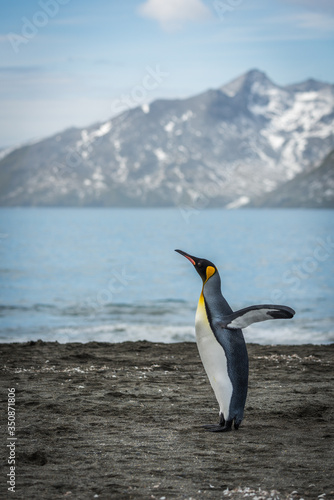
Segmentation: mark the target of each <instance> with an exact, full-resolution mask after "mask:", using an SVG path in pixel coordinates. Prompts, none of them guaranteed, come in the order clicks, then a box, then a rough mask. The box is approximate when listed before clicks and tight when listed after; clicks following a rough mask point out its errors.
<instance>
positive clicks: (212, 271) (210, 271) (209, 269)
mask: <svg viewBox="0 0 334 500" xmlns="http://www.w3.org/2000/svg"><path fill="white" fill-rule="evenodd" d="M215 272H216V270H215V268H214V267H212V266H208V267H207V268H206V280H205V281H204V283H206V282H207V281H208V279H209V278H211V276H212V275H213V274H215Z"/></svg>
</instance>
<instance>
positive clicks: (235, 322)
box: [175, 250, 295, 432]
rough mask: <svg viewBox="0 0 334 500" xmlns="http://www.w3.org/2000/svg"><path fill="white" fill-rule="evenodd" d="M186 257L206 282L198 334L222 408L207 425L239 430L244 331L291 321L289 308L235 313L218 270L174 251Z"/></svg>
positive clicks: (244, 365) (244, 395) (245, 358)
mask: <svg viewBox="0 0 334 500" xmlns="http://www.w3.org/2000/svg"><path fill="white" fill-rule="evenodd" d="M175 251H176V252H178V253H179V254H181V255H183V256H184V257H186V258H187V259H188V260H189V261H190V262H191V263H192V264H193V266H194V268H195V269H196V271H197V272H198V274H199V275H200V277H201V278H202V281H203V286H202V292H201V295H200V298H199V301H198V306H197V311H196V317H195V330H196V342H197V347H198V351H199V355H200V358H201V361H202V363H203V366H204V369H205V371H206V374H207V376H208V378H209V381H210V384H211V386H212V389H213V391H214V393H215V396H216V399H217V401H218V405H219V417H220V420H219V423H218V424H209V425H204V426H203V427H204V428H205V429H206V430H208V431H211V432H227V431H230V430H231V429H232V424H233V423H234V428H235V429H238V428H239V426H240V424H241V421H242V419H243V416H244V408H245V403H246V398H247V390H248V353H247V347H246V343H245V339H244V336H243V332H242V328H245V327H247V326H249V325H251V324H252V323H256V322H259V321H266V320H269V319H289V318H292V317H293V316H294V314H295V311H294V310H293V309H291V308H290V307H287V306H281V305H272V304H263V305H255V306H250V307H246V308H244V309H240V310H239V311H235V312H233V310H232V309H231V307H230V305H229V304H228V302H227V301H226V299H225V298H224V297H223V295H222V293H221V281H220V276H219V272H218V269H217V268H216V266H215V265H214V264H213V263H212V262H210V261H209V260H206V259H202V258H198V257H194V256H192V255H189V254H187V253H186V252H183V251H182V250H175Z"/></svg>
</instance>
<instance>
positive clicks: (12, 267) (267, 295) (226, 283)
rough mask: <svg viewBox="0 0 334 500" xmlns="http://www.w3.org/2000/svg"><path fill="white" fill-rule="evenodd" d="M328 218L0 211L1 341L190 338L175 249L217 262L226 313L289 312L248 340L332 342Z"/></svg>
mask: <svg viewBox="0 0 334 500" xmlns="http://www.w3.org/2000/svg"><path fill="white" fill-rule="evenodd" d="M333 215H334V212H333V211H331V210H235V211H233V210H222V209H214V210H213V209H212V210H211V209H202V210H201V209H192V208H187V207H183V208H175V209H116V208H110V209H109V208H108V209H107V208H104V209H103V208H91V209H90V208H81V209H69V208H59V209H57V208H11V209H7V208H6V209H5V208H2V209H0V280H1V295H0V342H25V341H29V340H38V339H42V340H45V341H55V340H57V341H59V342H89V341H92V340H96V341H107V342H122V341H125V340H133V341H135V340H149V341H154V342H178V341H183V340H195V335H194V317H195V311H196V306H197V301H198V297H199V295H200V292H201V279H200V277H199V276H198V275H197V273H196V272H195V270H194V269H193V267H192V265H191V264H190V263H189V262H188V261H187V260H186V259H185V258H183V257H182V256H181V255H179V254H177V253H175V252H174V249H175V248H180V249H181V250H184V251H186V252H188V253H190V254H192V255H195V256H198V257H204V258H207V259H209V260H211V261H213V262H214V263H215V264H216V266H217V267H218V269H219V272H220V276H221V280H222V291H223V295H224V296H225V298H226V299H227V300H228V302H229V303H230V305H231V306H232V308H233V309H235V310H236V309H240V308H242V307H246V306H249V305H252V304H260V303H274V304H275V303H276V304H285V305H288V306H290V307H292V308H294V309H295V310H296V315H295V317H294V318H293V319H292V320H276V321H266V322H265V323H256V324H254V325H252V326H250V327H249V328H247V329H245V330H244V335H245V338H246V341H247V342H259V343H262V344H304V343H315V344H316V343H330V342H334V307H333V305H334V273H333V270H334V258H333V257H334V217H333Z"/></svg>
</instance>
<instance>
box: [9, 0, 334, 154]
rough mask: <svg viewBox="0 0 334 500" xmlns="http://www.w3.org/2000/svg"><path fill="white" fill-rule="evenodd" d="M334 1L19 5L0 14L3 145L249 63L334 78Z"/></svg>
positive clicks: (177, 94) (213, 83)
mask: <svg viewBox="0 0 334 500" xmlns="http://www.w3.org/2000/svg"><path fill="white" fill-rule="evenodd" d="M333 60H334V2H333V0H270V1H269V0H212V1H211V0H126V1H121V0H118V1H116V0H95V1H94V2H92V1H91V0H36V1H35V0H16V1H15V2H8V1H7V2H5V1H3V2H2V5H1V19H0V110H1V112H0V148H3V147H12V146H17V145H20V144H23V143H25V142H27V141H35V140H38V139H40V138H43V137H47V136H50V135H52V134H54V133H57V132H59V131H61V130H64V129H66V128H68V127H71V126H78V127H84V126H87V125H90V124H93V123H95V122H102V121H106V120H108V119H109V118H110V117H112V116H115V115H117V114H119V113H120V112H122V111H123V110H125V109H128V108H131V107H135V106H138V105H143V104H145V103H149V102H151V101H152V100H154V99H157V98H166V99H170V98H183V97H188V96H191V95H195V94H198V93H200V92H203V91H205V90H207V89H208V88H217V87H219V86H221V85H223V84H225V83H227V82H229V81H230V80H232V79H234V78H236V77H237V76H240V75H241V74H243V73H245V72H246V71H248V70H250V69H254V68H257V69H260V70H262V71H264V72H265V73H266V74H267V75H268V76H269V78H271V80H273V81H274V82H275V83H277V84H279V85H286V84H290V83H296V82H300V81H303V80H306V79H308V78H315V79H318V80H322V81H326V82H330V83H334V64H333Z"/></svg>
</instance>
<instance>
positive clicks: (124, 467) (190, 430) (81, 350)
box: [0, 341, 334, 500]
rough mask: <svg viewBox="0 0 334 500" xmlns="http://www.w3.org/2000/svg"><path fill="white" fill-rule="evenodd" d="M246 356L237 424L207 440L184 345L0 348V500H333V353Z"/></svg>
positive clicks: (205, 403)
mask: <svg viewBox="0 0 334 500" xmlns="http://www.w3.org/2000/svg"><path fill="white" fill-rule="evenodd" d="M248 351H249V358H250V382H249V394H248V399H247V404H246V412H245V419H244V421H243V423H242V425H241V427H240V429H239V430H238V431H232V432H229V433H218V434H216V433H209V432H207V431H205V430H204V429H203V428H202V427H201V426H202V424H206V423H216V422H217V421H218V407H217V403H216V400H215V397H214V395H213V392H212V390H211V387H210V385H209V382H208V380H207V378H206V375H205V372H204V370H203V367H202V364H201V362H200V359H199V356H198V353H197V347H196V344H194V343H176V344H156V343H149V342H126V343H121V344H108V343H97V342H91V343H87V344H80V343H69V344H59V343H50V342H42V341H38V342H30V343H24V344H1V364H2V367H3V368H2V371H1V378H2V381H1V386H2V403H3V404H2V407H3V408H4V410H5V411H3V410H2V412H1V414H2V417H1V419H2V421H1V424H2V426H1V427H2V429H3V430H4V432H3V434H2V435H3V438H2V442H3V443H8V442H9V443H10V440H9V439H8V438H9V437H10V436H9V434H8V429H7V402H8V401H7V397H8V388H15V391H14V392H15V438H16V440H15V442H14V441H13V443H14V444H15V446H14V447H13V450H14V451H12V458H14V459H15V493H14V492H11V491H8V489H7V488H8V486H9V484H6V481H7V479H6V478H7V476H6V475H7V474H8V473H9V467H10V466H9V465H8V463H7V462H8V457H9V453H10V447H6V445H5V446H3V447H2V451H4V462H3V463H4V467H3V468H2V471H3V472H2V477H1V484H0V491H1V494H0V496H1V498H6V497H8V498H20V499H21V498H22V499H29V500H32V499H41V498H43V499H53V498H55V499H56V498H75V499H93V498H100V499H110V498H112V499H150V498H152V499H160V500H163V499H165V500H168V499H172V498H177V499H193V500H195V499H196V500H197V499H198V500H199V499H206V498H208V499H222V498H235V499H239V498H253V499H256V500H259V499H265V498H276V499H296V500H297V499H301V498H303V499H305V500H306V499H317V498H321V499H326V500H328V499H333V498H334V474H333V470H334V397H333V396H334V384H333V373H334V370H333V368H334V344H332V345H324V346H318V345H301V346H260V345H255V344H249V345H248ZM13 453H14V455H13Z"/></svg>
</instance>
